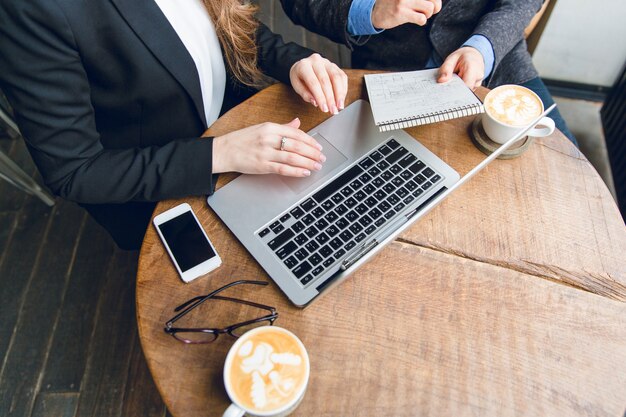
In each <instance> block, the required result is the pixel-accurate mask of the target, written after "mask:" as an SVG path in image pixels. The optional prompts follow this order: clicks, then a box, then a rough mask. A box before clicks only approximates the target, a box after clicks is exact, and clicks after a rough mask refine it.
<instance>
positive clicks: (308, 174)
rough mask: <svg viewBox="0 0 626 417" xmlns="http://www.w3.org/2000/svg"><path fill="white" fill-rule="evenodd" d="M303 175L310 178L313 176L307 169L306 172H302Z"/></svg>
mask: <svg viewBox="0 0 626 417" xmlns="http://www.w3.org/2000/svg"><path fill="white" fill-rule="evenodd" d="M302 175H304V176H305V177H309V176H310V175H311V171H309V170H308V169H305V170H304V171H302Z"/></svg>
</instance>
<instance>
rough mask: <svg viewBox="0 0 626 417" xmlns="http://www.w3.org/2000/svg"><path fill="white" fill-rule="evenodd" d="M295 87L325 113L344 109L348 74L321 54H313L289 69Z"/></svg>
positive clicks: (304, 97)
mask: <svg viewBox="0 0 626 417" xmlns="http://www.w3.org/2000/svg"><path fill="white" fill-rule="evenodd" d="M289 78H290V80H291V85H292V86H293V89H294V90H295V91H296V93H298V94H299V95H300V97H302V98H303V99H304V101H306V102H308V103H311V104H313V105H314V106H315V107H319V108H320V109H321V110H322V111H323V112H324V113H326V112H328V111H330V112H331V113H333V114H337V113H338V112H339V110H343V107H344V102H345V100H346V94H347V93H348V76H347V75H346V73H345V72H343V70H341V69H340V68H339V67H338V66H337V65H335V64H333V63H332V62H330V61H329V60H327V59H326V58H322V57H321V56H320V54H313V55H311V56H310V57H308V58H304V59H301V60H300V61H298V62H296V63H295V64H293V66H292V67H291V70H289Z"/></svg>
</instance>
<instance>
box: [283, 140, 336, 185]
mask: <svg viewBox="0 0 626 417" xmlns="http://www.w3.org/2000/svg"><path fill="white" fill-rule="evenodd" d="M312 136H313V138H315V140H316V141H317V142H318V143H319V144H320V145H322V148H323V149H322V153H323V154H324V155H325V156H326V162H324V163H323V164H322V169H321V170H320V171H311V176H310V177H306V178H294V177H280V179H281V180H283V182H284V183H285V184H286V185H287V186H288V187H289V188H291V191H293V192H294V193H296V194H299V193H300V192H301V191H304V190H305V189H307V188H309V187H310V186H311V185H313V184H314V183H316V182H318V181H319V180H322V179H324V177H326V175H328V174H329V173H331V172H333V171H334V170H335V169H336V168H338V167H339V166H340V165H341V164H343V163H344V162H345V161H347V160H348V158H346V157H345V156H344V155H343V154H342V153H341V152H339V151H338V150H337V148H335V147H334V146H333V145H331V143H330V142H329V141H327V140H326V139H324V137H323V136H322V135H320V134H319V133H316V134H314V135H312Z"/></svg>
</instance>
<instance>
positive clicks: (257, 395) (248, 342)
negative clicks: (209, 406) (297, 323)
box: [224, 326, 310, 417]
mask: <svg viewBox="0 0 626 417" xmlns="http://www.w3.org/2000/svg"><path fill="white" fill-rule="evenodd" d="M309 372H310V369H309V357H308V354H307V352H306V349H305V348H304V345H303V344H302V342H301V341H300V339H298V338H297V337H296V335H294V334H293V333H291V332H290V331H288V330H286V329H283V328H281V327H276V326H263V327H258V328H256V329H253V330H250V331H248V332H246V333H244V334H243V335H242V336H241V337H240V338H239V339H237V341H236V342H235V344H234V345H233V346H232V347H231V349H230V350H229V352H228V355H227V356H226V362H225V364H224V385H225V387H226V392H227V393H228V396H229V397H230V399H231V401H232V402H233V403H232V404H231V406H230V407H228V409H227V410H226V411H225V413H224V416H225V417H226V416H228V417H233V416H241V415H243V414H244V413H247V414H248V415H252V416H272V417H277V416H286V415H287V414H289V413H291V412H292V411H293V410H295V408H296V407H297V406H298V404H299V403H300V401H301V400H302V398H303V397H304V392H305V390H306V387H307V384H308V380H309Z"/></svg>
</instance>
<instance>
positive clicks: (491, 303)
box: [137, 71, 626, 417]
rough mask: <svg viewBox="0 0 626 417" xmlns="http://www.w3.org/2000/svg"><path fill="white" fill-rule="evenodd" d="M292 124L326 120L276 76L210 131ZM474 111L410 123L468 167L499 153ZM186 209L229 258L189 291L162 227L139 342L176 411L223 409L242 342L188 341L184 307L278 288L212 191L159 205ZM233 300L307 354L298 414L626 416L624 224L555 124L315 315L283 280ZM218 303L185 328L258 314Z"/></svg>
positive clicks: (354, 81)
mask: <svg viewBox="0 0 626 417" xmlns="http://www.w3.org/2000/svg"><path fill="white" fill-rule="evenodd" d="M349 75H350V89H349V95H348V100H347V103H350V102H352V101H354V100H356V99H357V98H359V97H365V95H366V93H365V88H364V85H363V78H362V75H363V72H362V71H349ZM485 93H486V90H485V89H480V90H479V91H478V94H479V95H482V96H484V94H485ZM294 116H299V117H300V119H301V120H302V129H303V130H305V131H306V130H308V129H310V128H312V127H313V126H315V125H317V124H318V123H320V122H321V121H323V120H324V119H326V118H327V117H328V115H326V114H323V113H321V112H319V111H317V110H315V109H313V108H312V107H311V106H308V105H306V104H305V103H303V102H302V101H301V100H300V99H299V97H297V96H296V95H295V94H294V93H293V92H291V91H290V90H289V88H288V87H286V86H284V85H274V86H272V87H270V88H268V89H266V90H264V91H262V92H261V93H259V94H257V95H256V96H254V97H252V98H251V99H250V100H248V101H246V102H245V103H243V104H241V105H240V106H238V107H237V108H235V109H233V110H231V111H230V112H228V113H227V114H226V115H224V116H223V117H222V118H220V119H219V120H218V121H217V122H216V123H215V124H214V125H213V126H212V127H211V129H210V131H209V132H210V133H211V134H212V135H218V134H222V133H225V132H229V131H232V130H234V129H238V128H242V127H244V126H248V125H251V124H256V123H260V122H264V121H273V122H278V123H286V122H288V121H290V120H291V119H292V118H293V117H294ZM471 121H472V118H471V117H468V118H462V119H457V120H453V121H448V122H444V123H439V124H434V125H428V126H422V127H416V128H411V129H408V130H407V131H408V132H409V134H411V135H412V136H413V137H415V138H417V139H418V140H420V142H421V143H423V144H424V145H425V146H426V147H427V148H429V149H430V150H431V151H433V152H434V153H435V154H437V155H438V156H439V157H440V158H441V159H443V160H444V161H446V162H447V163H448V164H450V165H451V166H452V167H453V168H455V169H456V170H457V171H458V172H459V173H460V174H461V175H463V174H464V173H466V172H467V171H469V170H470V169H471V168H472V167H473V166H475V165H476V164H477V163H478V162H479V161H480V160H481V159H482V158H484V155H483V154H482V153H480V152H479V151H478V150H477V149H476V148H475V147H474V145H472V143H471V141H470V139H469V137H468V134H467V132H468V128H469V126H470V123H471ZM232 178H234V175H227V176H222V178H221V179H220V182H219V185H218V186H222V185H223V184H225V183H226V182H227V181H229V180H231V179H232ZM182 201H187V202H189V203H190V204H191V205H192V206H193V208H194V210H195V212H196V214H197V215H198V218H199V219H200V221H201V223H202V224H203V226H204V228H205V230H206V232H207V233H208V235H209V237H210V238H211V240H212V241H213V243H214V244H215V246H216V248H217V250H218V252H219V254H220V255H221V257H222V260H223V265H222V266H221V267H220V268H219V269H217V270H216V271H214V272H213V273H211V274H210V275H209V276H207V277H203V278H200V279H198V280H196V281H194V282H192V283H190V284H184V283H182V281H181V280H180V279H179V277H178V275H177V273H176V271H175V269H174V267H173V265H172V263H171V261H170V260H169V258H168V256H167V254H166V252H165V250H164V248H163V246H162V244H161V243H160V241H159V239H158V236H157V234H156V232H155V230H154V228H153V227H149V229H148V231H147V233H146V237H145V240H144V243H143V247H142V250H141V255H140V260H139V268H138V272H137V322H138V326H139V334H140V338H141V344H142V347H143V351H144V354H145V356H146V359H147V362H148V365H149V367H150V370H151V372H152V375H153V377H154V380H155V382H156V385H157V387H158V389H159V391H160V393H161V395H162V397H163V399H164V401H165V403H166V405H167V407H168V409H169V410H170V412H171V413H172V414H173V415H174V416H176V417H185V416H194V417H195V416H204V415H221V412H222V411H223V410H224V409H225V408H226V406H227V404H228V397H227V395H226V392H225V390H224V386H223V383H222V365H223V362H224V359H225V356H226V353H227V351H228V349H229V347H230V346H231V345H232V343H233V340H234V339H232V338H230V337H229V336H220V338H219V339H218V340H217V341H216V342H215V343H212V344H209V345H192V346H190V345H184V344H183V343H180V342H178V341H176V340H174V339H173V338H172V337H171V336H169V335H167V334H165V333H164V332H163V327H164V323H165V321H167V320H168V319H169V318H170V317H171V316H173V308H174V307H175V306H177V305H179V304H181V303H182V302H183V301H186V300H187V299H189V298H191V297H194V296H197V295H201V294H206V293H208V292H210V291H211V290H213V289H216V288H218V287H220V286H222V285H223V284H225V283H228V282H231V281H233V280H236V279H264V280H268V281H270V282H271V280H270V278H269V277H268V276H267V275H266V274H265V272H264V271H263V270H262V269H261V267H260V266H259V265H258V264H257V263H256V261H254V259H253V258H252V257H251V256H250V255H249V254H248V253H247V251H246V250H245V249H244V248H243V246H242V245H241V244H240V243H239V242H238V241H237V240H236V238H235V237H234V236H233V235H232V234H231V233H230V232H229V230H228V229H227V228H226V227H225V226H224V224H223V223H222V222H221V221H220V220H219V219H218V218H217V217H216V215H215V214H214V213H213V212H212V210H211V209H210V208H209V207H208V206H207V204H206V201H205V199H204V198H187V199H184V200H179V201H164V202H162V203H160V204H159V205H158V206H157V210H156V212H155V214H156V213H160V212H162V211H164V210H166V209H168V208H170V207H172V206H174V205H176V204H178V203H180V202H182ZM240 287H241V286H240ZM227 293H228V294H229V295H231V296H237V297H241V298H245V299H250V300H255V301H258V302H261V303H263V304H267V305H272V306H275V307H276V308H277V309H278V312H279V318H278V320H277V321H276V325H277V326H281V327H285V328H287V329H290V330H292V331H293V332H294V333H296V334H297V335H298V336H299V337H300V338H301V339H302V341H303V342H304V344H305V346H306V347H307V349H308V352H309V356H310V358H311V379H310V381H309V387H308V390H307V393H306V395H305V398H304V401H303V402H302V403H301V405H300V407H299V408H298V409H297V410H296V412H295V413H294V415H298V416H348V415H354V416H365V415H375V416H382V415H385V416H387V415H389V416H392V415H393V416H402V415H407V416H414V415H420V416H421V415H434V416H442V415H455V416H464V415H480V416H485V415H493V416H508V415H511V416H519V415H528V416H547V415H553V416H577V415H580V416H615V417H621V416H622V415H623V414H624V411H625V409H626V303H625V301H626V227H625V226H624V222H623V220H622V218H621V216H620V214H619V212H618V209H617V206H616V204H615V202H614V200H613V198H612V197H611V195H610V193H609V191H608V190H607V188H606V186H605V185H604V183H603V182H602V180H601V178H600V177H599V175H598V174H597V172H596V171H595V170H594V168H593V167H592V166H591V165H590V164H589V162H588V161H587V159H586V158H585V157H584V156H583V155H582V154H581V153H580V152H579V151H578V150H577V149H576V148H575V147H574V146H572V145H571V144H570V142H569V141H567V140H566V139H565V137H564V136H563V135H562V134H560V133H559V132H558V131H557V132H555V133H554V134H553V135H551V136H549V137H547V138H543V139H539V140H535V142H534V143H533V145H532V146H531V147H530V149H529V150H528V151H527V152H526V153H525V154H523V155H522V156H521V157H519V158H516V159H513V160H497V161H494V162H493V163H492V164H490V165H489V166H488V167H487V168H486V169H485V170H483V171H482V172H481V173H479V174H478V175H477V176H476V177H474V178H473V179H472V180H470V181H469V182H468V183H467V184H465V185H464V186H462V187H461V188H460V189H459V190H457V191H456V192H455V193H454V194H452V195H451V196H450V197H449V198H448V199H447V200H445V201H444V202H443V203H442V204H441V205H440V206H438V207H437V208H436V209H434V210H433V211H432V212H431V213H429V214H428V215H427V216H426V217H424V218H423V219H421V220H420V221H418V222H417V223H416V224H415V225H413V226H412V227H411V228H409V229H408V230H407V231H406V232H405V233H403V234H402V235H401V236H400V238H398V239H397V240H396V241H395V242H393V243H391V244H390V245H389V246H388V247H386V248H385V249H384V250H383V251H381V253H380V254H378V255H377V256H376V257H374V259H373V260H372V261H371V262H369V263H368V264H366V265H365V266H364V267H363V268H361V269H360V270H358V271H357V272H356V273H354V274H353V275H352V276H351V277H350V278H348V279H347V280H346V281H345V282H343V283H342V284H341V285H339V286H337V287H335V288H333V289H331V290H330V291H329V292H327V293H326V294H325V295H323V296H322V297H320V298H318V299H317V300H316V301H314V302H313V303H312V304H311V305H310V306H309V307H307V308H306V309H299V308H296V307H294V306H292V305H291V304H290V303H289V301H288V300H287V298H286V297H285V296H284V295H283V294H282V293H281V292H280V290H279V289H278V287H277V286H276V285H274V284H273V283H271V284H270V285H269V286H267V287H263V288H260V289H259V288H237V287H235V288H232V289H229V290H228V291H227ZM225 295H226V293H225ZM215 303H218V304H214V305H213V307H211V306H210V304H211V303H205V304H206V305H207V307H206V309H205V310H204V311H194V313H192V314H190V315H189V316H191V317H189V316H188V317H186V318H185V319H188V321H187V322H186V325H194V326H220V325H228V324H231V323H233V322H236V321H237V320H240V319H243V317H245V314H246V312H244V311H243V310H241V308H243V307H239V306H237V305H229V306H221V305H220V304H219V303H220V302H219V301H216V302H215Z"/></svg>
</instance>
